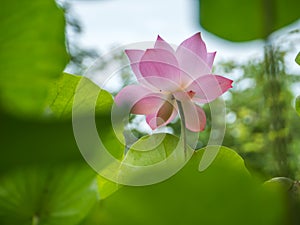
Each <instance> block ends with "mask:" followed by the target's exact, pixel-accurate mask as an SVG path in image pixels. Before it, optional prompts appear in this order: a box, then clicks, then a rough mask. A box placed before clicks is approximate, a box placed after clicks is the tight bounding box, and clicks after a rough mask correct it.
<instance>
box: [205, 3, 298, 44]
mask: <svg viewBox="0 0 300 225" xmlns="http://www.w3.org/2000/svg"><path fill="white" fill-rule="evenodd" d="M199 2H200V24H201V26H203V28H204V29H206V30H207V31H209V32H211V33H213V34H215V35H218V36H219V37H221V38H225V39H228V40H230V41H250V40H255V39H264V38H266V37H268V36H269V35H270V34H271V33H272V32H273V31H276V30H278V29H280V28H282V27H284V26H287V25H288V24H290V23H292V22H294V21H296V20H297V19H299V18H300V15H299V8H300V1H298V0H266V1H262V0H245V1H239V0H226V1H224V0H214V1H211V0H199Z"/></svg>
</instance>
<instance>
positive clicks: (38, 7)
mask: <svg viewBox="0 0 300 225" xmlns="http://www.w3.org/2000/svg"><path fill="white" fill-rule="evenodd" d="M67 60H68V57H67V53H66V48H65V20H64V13H63V11H62V10H61V9H59V8H58V7H57V5H56V3H55V1H54V0H43V1H40V0H31V1H24V0H4V1H1V7H0V71H1V74H0V105H2V107H4V109H5V110H6V111H9V112H10V113H14V114H15V115H18V116H24V115H26V116H34V117H35V116H37V115H41V114H42V113H43V112H44V108H45V102H46V99H47V96H48V90H49V86H50V85H51V83H52V82H53V81H55V80H56V79H57V78H59V77H60V75H61V72H62V71H63V69H64V68H65V66H66V63H67Z"/></svg>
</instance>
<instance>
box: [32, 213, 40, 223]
mask: <svg viewBox="0 0 300 225" xmlns="http://www.w3.org/2000/svg"><path fill="white" fill-rule="evenodd" d="M38 224H39V217H38V216H37V215H34V216H33V217H32V225H38Z"/></svg>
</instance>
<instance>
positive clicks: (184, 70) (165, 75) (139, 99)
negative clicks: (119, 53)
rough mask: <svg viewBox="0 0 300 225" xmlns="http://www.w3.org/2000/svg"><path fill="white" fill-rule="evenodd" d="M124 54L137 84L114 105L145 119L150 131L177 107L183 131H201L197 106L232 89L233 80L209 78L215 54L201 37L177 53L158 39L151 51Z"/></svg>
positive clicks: (201, 114) (201, 113) (125, 90)
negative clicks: (180, 110) (182, 118)
mask: <svg viewBox="0 0 300 225" xmlns="http://www.w3.org/2000/svg"><path fill="white" fill-rule="evenodd" d="M125 52H126V54H127V56H128V58H129V60H130V63H131V68H132V70H133V72H134V73H135V75H136V77H137V80H138V82H139V84H135V85H129V86H126V87H125V88H123V89H122V90H121V91H120V93H119V94H118V95H117V96H116V97H115V102H116V104H117V105H122V104H127V105H130V106H131V113H133V114H142V115H146V121H147V123H148V124H149V126H150V127H151V128H152V129H156V128H158V127H161V126H164V125H167V124H168V123H170V122H171V121H172V120H173V119H174V118H175V117H176V116H177V114H178V113H177V112H178V110H179V106H180V108H181V109H182V110H183V115H184V118H185V119H184V122H185V126H186V128H188V129H189V130H191V131H194V132H199V131H202V130H203V129H204V128H205V124H206V117H205V113H204V111H203V110H202V109H201V107H200V106H199V105H198V104H199V103H200V104H201V103H208V102H211V101H213V100H214V99H216V98H217V97H219V96H220V95H222V94H223V93H224V92H226V91H227V90H228V89H229V88H231V87H232V86H231V84H232V80H229V79H227V78H225V77H222V76H219V75H213V74H211V73H212V64H213V61H214V58H215V54H216V52H211V53H209V52H207V50H206V45H205V43H204V42H203V40H202V39H201V35H200V33H196V34H195V35H193V36H192V37H190V38H188V39H186V40H185V41H183V42H182V43H181V44H180V45H179V47H178V48H177V49H176V50H174V49H173V48H172V47H171V46H170V45H169V44H168V43H167V42H165V41H164V40H163V39H162V38H161V37H160V36H158V37H157V40H156V42H155V45H154V48H151V49H147V50H146V51H144V50H125ZM197 103H198V104H197Z"/></svg>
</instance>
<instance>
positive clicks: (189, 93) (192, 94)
mask: <svg viewBox="0 0 300 225" xmlns="http://www.w3.org/2000/svg"><path fill="white" fill-rule="evenodd" d="M187 94H188V96H189V97H190V98H193V97H194V95H195V94H196V92H194V91H192V90H191V91H188V92H187Z"/></svg>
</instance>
